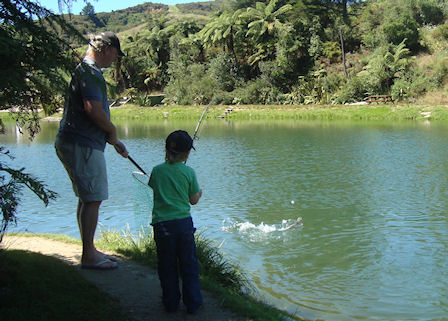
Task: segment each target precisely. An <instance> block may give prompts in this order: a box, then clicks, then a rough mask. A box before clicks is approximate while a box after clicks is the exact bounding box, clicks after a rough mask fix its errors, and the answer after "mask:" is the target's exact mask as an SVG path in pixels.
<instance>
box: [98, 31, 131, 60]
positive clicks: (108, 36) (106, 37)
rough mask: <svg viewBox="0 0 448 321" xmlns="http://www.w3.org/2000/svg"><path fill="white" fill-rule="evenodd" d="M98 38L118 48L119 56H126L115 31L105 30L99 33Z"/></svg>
mask: <svg viewBox="0 0 448 321" xmlns="http://www.w3.org/2000/svg"><path fill="white" fill-rule="evenodd" d="M96 38H97V39H98V38H99V39H101V40H102V41H103V42H104V43H106V44H108V45H110V46H112V47H115V48H117V50H118V56H120V57H124V56H125V54H124V52H123V51H121V47H120V40H119V39H118V37H117V36H116V35H115V33H113V32H112V31H104V32H101V33H100V34H98V35H97V37H96Z"/></svg>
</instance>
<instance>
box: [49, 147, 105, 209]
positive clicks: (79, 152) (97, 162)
mask: <svg viewBox="0 0 448 321" xmlns="http://www.w3.org/2000/svg"><path fill="white" fill-rule="evenodd" d="M55 148H56V154H57V155H58V157H59V159H60V160H61V162H62V164H63V165H64V167H65V169H66V170H67V173H68V176H69V177H70V179H71V181H72V185H73V191H74V192H75V195H76V196H77V197H79V199H80V200H81V201H83V202H97V201H103V200H106V199H107V198H108V196H109V195H108V188H107V171H106V160H105V158H104V153H103V152H102V151H100V150H97V149H93V148H91V147H87V146H80V145H78V144H73V143H70V142H66V141H63V140H62V139H59V138H57V139H56V142H55Z"/></svg>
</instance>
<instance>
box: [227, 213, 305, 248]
mask: <svg viewBox="0 0 448 321" xmlns="http://www.w3.org/2000/svg"><path fill="white" fill-rule="evenodd" d="M302 226H303V223H302V218H301V217H298V218H297V219H295V220H294V219H286V220H282V221H281V223H279V224H265V223H264V222H261V223H260V224H258V225H257V224H253V223H251V222H238V221H235V220H232V219H225V220H224V221H223V226H222V227H221V230H223V231H225V232H227V233H232V234H238V235H239V236H240V237H242V238H243V239H247V240H249V241H251V242H260V241H266V240H269V239H282V238H283V237H284V236H285V234H286V233H292V232H293V231H296V230H297V229H300V228H301V227H302Z"/></svg>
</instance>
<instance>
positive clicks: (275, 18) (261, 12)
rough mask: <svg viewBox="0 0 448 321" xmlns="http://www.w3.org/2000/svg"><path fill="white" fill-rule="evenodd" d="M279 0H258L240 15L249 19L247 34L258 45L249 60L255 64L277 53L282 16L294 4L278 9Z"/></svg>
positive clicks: (246, 19)
mask: <svg viewBox="0 0 448 321" xmlns="http://www.w3.org/2000/svg"><path fill="white" fill-rule="evenodd" d="M277 2H278V0H270V2H269V3H268V4H267V5H266V4H265V3H263V2H257V3H256V4H255V7H250V8H247V10H246V12H244V13H242V14H241V15H240V17H241V18H242V19H245V21H247V23H248V24H247V28H248V30H247V32H246V36H249V37H251V38H252V40H253V41H254V43H255V44H256V47H257V52H256V53H255V54H254V55H252V56H251V57H250V58H249V60H250V61H251V64H255V63H256V62H258V61H259V60H264V59H265V58H266V57H268V56H269V55H271V54H272V53H275V50H273V49H274V48H275V36H276V32H278V31H279V30H280V29H281V28H282V27H283V22H282V20H281V18H282V17H283V16H284V15H285V13H287V12H288V11H290V10H291V9H292V6H291V5H289V4H286V5H284V6H282V7H280V8H278V9H276V8H277Z"/></svg>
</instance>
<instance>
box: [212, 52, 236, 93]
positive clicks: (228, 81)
mask: <svg viewBox="0 0 448 321" xmlns="http://www.w3.org/2000/svg"><path fill="white" fill-rule="evenodd" d="M209 73H210V76H211V77H212V78H214V79H215V81H216V85H217V88H219V89H221V90H225V91H232V90H234V89H235V88H236V87H238V86H239V85H240V84H241V83H242V79H241V78H240V76H239V71H238V65H237V63H236V61H235V59H234V58H233V57H232V56H231V55H230V54H228V53H221V54H219V55H218V56H216V57H215V58H213V59H212V60H210V65H209Z"/></svg>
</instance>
